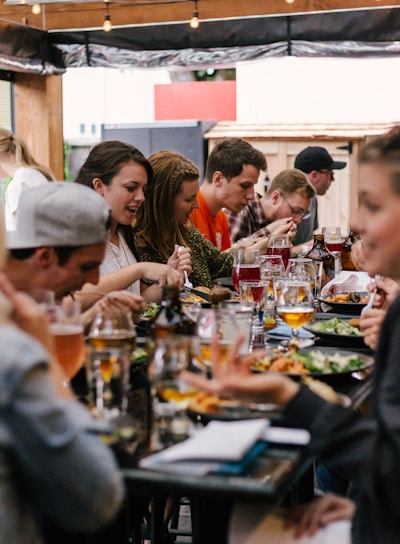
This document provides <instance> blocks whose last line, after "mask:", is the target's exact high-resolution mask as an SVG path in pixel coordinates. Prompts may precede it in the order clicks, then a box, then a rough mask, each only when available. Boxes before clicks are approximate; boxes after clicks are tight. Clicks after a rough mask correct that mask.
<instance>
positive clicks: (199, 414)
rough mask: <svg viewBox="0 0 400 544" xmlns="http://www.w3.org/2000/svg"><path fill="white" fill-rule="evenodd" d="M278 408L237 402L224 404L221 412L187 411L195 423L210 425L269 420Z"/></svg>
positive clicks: (269, 405) (272, 405) (270, 405)
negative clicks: (213, 422) (225, 422)
mask: <svg viewBox="0 0 400 544" xmlns="http://www.w3.org/2000/svg"><path fill="white" fill-rule="evenodd" d="M277 410H278V407H277V406H275V405H274V404H249V405H248V406H243V405H240V404H239V403H236V402H233V401H232V402H230V401H229V402H227V403H226V404H224V402H222V404H221V406H220V408H219V412H218V413H215V412H208V411H206V410H204V411H203V410H192V409H191V408H188V409H187V414H188V416H189V417H190V419H191V420H192V421H194V422H200V423H208V422H209V421H237V420H240V419H259V418H262V417H265V418H268V417H270V416H271V414H276V412H277Z"/></svg>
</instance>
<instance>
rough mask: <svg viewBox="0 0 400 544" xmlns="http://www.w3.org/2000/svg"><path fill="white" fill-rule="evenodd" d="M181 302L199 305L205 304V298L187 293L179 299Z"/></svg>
mask: <svg viewBox="0 0 400 544" xmlns="http://www.w3.org/2000/svg"><path fill="white" fill-rule="evenodd" d="M180 300H181V302H185V303H186V302H187V303H188V304H194V303H195V302H199V303H200V304H201V303H202V302H207V301H206V299H205V298H203V297H201V296H199V295H195V294H194V293H188V292H186V293H185V295H184V296H182V297H181V299H180Z"/></svg>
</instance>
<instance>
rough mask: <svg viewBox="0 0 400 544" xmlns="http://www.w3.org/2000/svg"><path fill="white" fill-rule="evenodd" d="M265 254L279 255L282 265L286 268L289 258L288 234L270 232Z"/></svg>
mask: <svg viewBox="0 0 400 544" xmlns="http://www.w3.org/2000/svg"><path fill="white" fill-rule="evenodd" d="M267 255H280V256H281V257H282V260H283V266H284V267H285V268H286V267H287V264H288V261H289V259H290V240H289V234H274V233H272V234H270V235H269V239H268V248H267Z"/></svg>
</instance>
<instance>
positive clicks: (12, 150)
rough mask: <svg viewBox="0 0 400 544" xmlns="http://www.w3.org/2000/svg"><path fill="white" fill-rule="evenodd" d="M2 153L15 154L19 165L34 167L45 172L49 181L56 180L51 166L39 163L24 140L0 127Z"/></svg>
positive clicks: (42, 172) (0, 149)
mask: <svg viewBox="0 0 400 544" xmlns="http://www.w3.org/2000/svg"><path fill="white" fill-rule="evenodd" d="M0 153H7V154H12V155H14V156H15V160H16V161H17V164H18V166H25V167H29V168H34V169H35V170H38V171H39V172H40V173H41V174H43V175H44V177H45V178H47V179H48V180H49V181H54V179H55V176H54V174H53V172H52V171H51V169H50V168H48V167H47V166H45V165H44V164H40V163H38V162H37V161H36V160H35V159H34V158H33V157H32V155H31V153H30V151H29V149H28V146H27V145H26V143H25V142H24V140H23V139H22V138H20V137H19V136H17V135H16V134H13V133H12V132H11V131H10V130H8V129H6V128H0Z"/></svg>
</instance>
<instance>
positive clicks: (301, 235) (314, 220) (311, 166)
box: [293, 146, 347, 252]
mask: <svg viewBox="0 0 400 544" xmlns="http://www.w3.org/2000/svg"><path fill="white" fill-rule="evenodd" d="M346 164H347V163H346V162H343V161H334V160H333V158H332V157H331V156H330V154H329V153H328V151H327V150H326V149H325V148H324V147H319V146H309V147H306V148H305V149H303V151H301V152H300V153H299V154H298V155H297V157H296V158H295V161H294V167H295V168H298V169H299V170H302V171H303V172H304V173H305V174H306V175H307V177H308V179H309V181H310V183H311V184H312V185H313V186H314V187H315V191H316V194H317V195H319V196H322V195H324V194H325V193H326V192H327V190H328V189H329V187H330V186H331V183H332V181H333V180H334V179H335V178H334V173H333V171H334V170H342V168H344V167H345V166H346ZM310 212H311V213H310V217H308V218H307V219H305V218H303V222H302V224H301V225H299V228H298V229H297V233H296V236H295V238H294V240H293V243H294V244H295V245H297V246H301V245H304V246H305V247H304V252H307V251H308V250H309V249H310V247H309V246H310V244H311V243H312V240H313V234H314V231H315V230H316V229H317V228H318V202H317V199H316V198H313V199H312V202H311V208H310Z"/></svg>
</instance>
